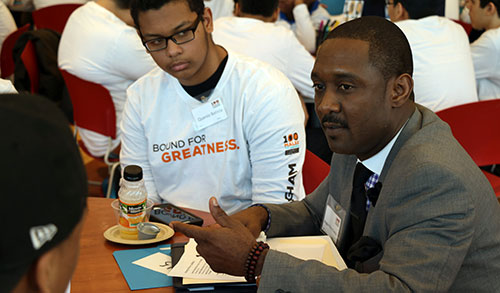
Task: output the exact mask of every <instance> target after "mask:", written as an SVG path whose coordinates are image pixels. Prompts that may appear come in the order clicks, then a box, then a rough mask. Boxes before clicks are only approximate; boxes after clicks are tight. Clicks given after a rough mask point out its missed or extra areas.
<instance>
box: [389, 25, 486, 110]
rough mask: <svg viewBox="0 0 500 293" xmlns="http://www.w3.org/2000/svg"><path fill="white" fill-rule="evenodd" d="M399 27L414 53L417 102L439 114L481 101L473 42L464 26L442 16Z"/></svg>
mask: <svg viewBox="0 0 500 293" xmlns="http://www.w3.org/2000/svg"><path fill="white" fill-rule="evenodd" d="M396 24H397V25H398V26H399V27H400V28H401V30H402V31H403V32H404V34H405V35H406V37H407V38H408V41H409V43H410V46H411V51H412V54H413V68H414V69H413V80H414V92H415V102H417V103H419V104H421V105H424V106H425V107H427V108H429V109H431V110H433V111H439V110H442V109H446V108H449V107H452V106H456V105H461V104H465V103H470V102H475V101H477V100H478V98H477V93H476V82H475V78H474V67H473V65H472V59H471V54H470V48H469V39H468V38H467V34H466V33H465V31H464V29H463V28H462V27H461V26H460V25H458V24H456V23H455V22H453V21H451V20H449V19H447V18H444V17H439V16H429V17H425V18H421V19H418V20H414V19H408V20H403V21H398V22H396Z"/></svg>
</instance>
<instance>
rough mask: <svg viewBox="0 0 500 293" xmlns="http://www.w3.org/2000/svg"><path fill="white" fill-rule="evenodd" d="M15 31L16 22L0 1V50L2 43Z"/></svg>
mask: <svg viewBox="0 0 500 293" xmlns="http://www.w3.org/2000/svg"><path fill="white" fill-rule="evenodd" d="M15 30H17V26H16V22H15V21H14V18H13V17H12V14H11V13H10V11H9V8H7V6H5V4H4V3H3V2H2V1H0V50H1V49H2V45H3V41H4V40H5V38H7V36H8V35H10V34H11V33H12V32H14V31H15Z"/></svg>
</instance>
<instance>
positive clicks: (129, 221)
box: [118, 165, 147, 239]
mask: <svg viewBox="0 0 500 293" xmlns="http://www.w3.org/2000/svg"><path fill="white" fill-rule="evenodd" d="M118 199H119V201H120V237H121V238H123V239H137V224H139V223H140V222H143V220H144V217H145V216H146V201H147V192H146V187H145V186H144V180H143V179H142V168H141V167H139V166H137V165H129V166H127V167H125V170H124V171H123V178H122V179H121V181H120V189H119V190H118Z"/></svg>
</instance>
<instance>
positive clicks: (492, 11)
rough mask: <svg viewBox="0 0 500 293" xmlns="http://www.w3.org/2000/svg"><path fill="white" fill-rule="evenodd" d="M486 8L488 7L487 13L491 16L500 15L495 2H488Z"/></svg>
mask: <svg viewBox="0 0 500 293" xmlns="http://www.w3.org/2000/svg"><path fill="white" fill-rule="evenodd" d="M485 8H486V13H487V14H488V15H489V16H496V17H499V16H500V15H499V14H497V7H496V6H495V4H493V2H488V4H486V7H485Z"/></svg>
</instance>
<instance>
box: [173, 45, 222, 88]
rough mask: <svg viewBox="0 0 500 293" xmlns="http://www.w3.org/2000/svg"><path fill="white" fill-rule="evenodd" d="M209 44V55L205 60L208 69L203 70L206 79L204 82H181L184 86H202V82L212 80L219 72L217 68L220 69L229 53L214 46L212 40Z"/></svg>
mask: <svg viewBox="0 0 500 293" xmlns="http://www.w3.org/2000/svg"><path fill="white" fill-rule="evenodd" d="M209 42H211V44H210V45H209V46H208V54H207V58H206V60H205V62H206V63H205V64H204V65H203V66H204V67H205V68H206V69H204V70H203V77H204V78H203V79H202V80H193V81H186V80H182V81H181V80H180V82H181V84H182V85H183V86H193V85H197V84H201V83H202V82H204V81H206V80H207V79H208V78H210V76H212V75H213V74H214V73H215V71H217V68H219V65H220V63H221V62H222V60H223V59H224V57H226V56H227V52H226V50H225V49H224V48H222V47H221V46H219V45H216V44H214V43H213V41H212V40H209Z"/></svg>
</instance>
